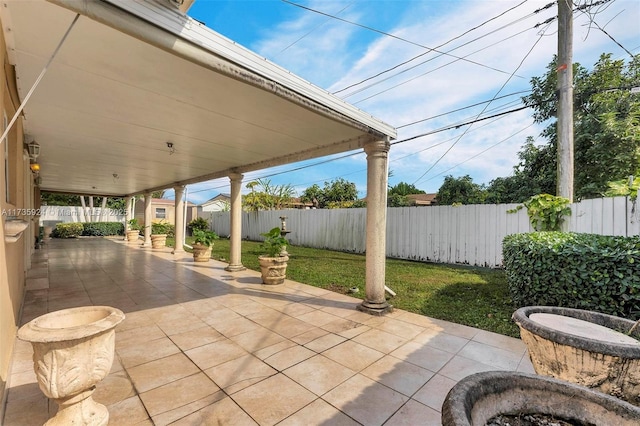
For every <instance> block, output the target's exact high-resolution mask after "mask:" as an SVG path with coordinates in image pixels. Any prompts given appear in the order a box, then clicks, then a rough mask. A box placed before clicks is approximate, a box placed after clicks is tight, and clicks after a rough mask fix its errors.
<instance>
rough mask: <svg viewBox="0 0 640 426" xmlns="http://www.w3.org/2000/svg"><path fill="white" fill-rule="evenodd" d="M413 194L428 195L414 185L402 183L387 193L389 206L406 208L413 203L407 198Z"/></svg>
mask: <svg viewBox="0 0 640 426" xmlns="http://www.w3.org/2000/svg"><path fill="white" fill-rule="evenodd" d="M411 194H426V193H425V192H424V191H423V190H421V189H418V188H416V187H415V185H413V184H409V183H406V182H400V183H398V184H396V185H395V186H392V187H391V188H389V191H388V192H387V206H388V207H406V206H410V205H411V203H410V202H409V199H408V198H407V195H411Z"/></svg>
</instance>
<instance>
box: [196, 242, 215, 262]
mask: <svg viewBox="0 0 640 426" xmlns="http://www.w3.org/2000/svg"><path fill="white" fill-rule="evenodd" d="M212 250H213V247H211V246H207V245H204V244H194V245H193V261H194V262H208V261H209V260H210V259H211V251H212Z"/></svg>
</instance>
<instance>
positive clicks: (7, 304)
mask: <svg viewBox="0 0 640 426" xmlns="http://www.w3.org/2000/svg"><path fill="white" fill-rule="evenodd" d="M3 34H4V32H3V31H2V30H1V29H0V61H1V62H2V64H3V66H2V68H1V69H0V79H1V81H2V86H1V87H0V106H1V109H2V111H0V120H1V121H0V128H1V130H2V131H4V129H5V121H4V117H5V115H6V117H7V119H6V120H7V121H6V122H9V121H11V118H12V117H13V115H14V113H15V111H16V109H17V108H18V106H19V105H16V104H15V103H14V101H15V100H16V97H15V96H14V97H12V96H11V92H13V93H17V90H16V86H15V80H14V78H13V73H12V68H11V66H10V65H9V63H8V59H7V52H6V43H5V40H4V37H3ZM22 129H23V127H22V118H20V119H18V120H17V121H16V123H15V124H14V126H13V130H11V132H10V133H9V134H8V137H7V140H6V141H0V157H1V158H2V161H0V211H1V213H2V225H3V226H0V392H1V396H2V399H1V400H0V418H2V411H3V409H4V401H5V398H6V395H5V389H6V385H7V380H8V372H9V367H10V363H11V353H12V352H13V346H14V342H15V336H16V330H17V328H18V325H19V324H18V321H19V317H20V308H21V306H22V302H23V299H24V291H25V271H26V269H27V268H28V267H29V265H30V263H29V262H28V259H29V258H30V256H31V254H32V251H33V246H34V244H31V241H33V238H34V236H35V235H36V230H37V226H38V223H37V218H36V217H35V216H34V215H33V214H28V215H24V216H20V217H19V218H20V219H25V220H29V221H30V223H31V225H30V228H28V229H27V230H26V231H25V232H23V234H22V237H21V238H20V239H19V240H18V241H17V242H14V243H7V242H5V239H4V237H5V232H4V223H5V221H6V220H7V218H8V217H9V216H13V215H14V214H15V213H16V211H15V210H16V209H32V208H33V207H34V198H33V194H34V188H33V180H32V176H31V171H30V170H29V159H28V155H25V152H24V149H23V140H24V135H23V130H22ZM5 146H6V147H7V148H8V157H7V160H6V161H5V152H6V151H5ZM7 178H8V179H7ZM7 182H8V184H7ZM29 213H33V212H31V211H30V212H29Z"/></svg>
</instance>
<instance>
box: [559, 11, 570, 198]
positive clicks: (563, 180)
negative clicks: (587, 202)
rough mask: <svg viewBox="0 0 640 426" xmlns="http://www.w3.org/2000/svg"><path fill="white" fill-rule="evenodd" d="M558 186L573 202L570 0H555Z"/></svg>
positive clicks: (562, 193) (561, 194)
mask: <svg viewBox="0 0 640 426" xmlns="http://www.w3.org/2000/svg"><path fill="white" fill-rule="evenodd" d="M557 73H558V74H557V75H558V86H557V89H558V92H557V93H558V127H557V133H558V179H557V181H558V187H557V195H558V196H559V197H564V198H568V199H569V201H570V202H572V203H573V0H558V68H557Z"/></svg>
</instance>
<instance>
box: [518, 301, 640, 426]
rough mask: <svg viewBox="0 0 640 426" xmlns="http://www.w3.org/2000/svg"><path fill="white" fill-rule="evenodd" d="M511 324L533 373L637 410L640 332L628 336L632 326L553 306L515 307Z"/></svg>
mask: <svg viewBox="0 0 640 426" xmlns="http://www.w3.org/2000/svg"><path fill="white" fill-rule="evenodd" d="M513 320H514V321H515V322H516V324H518V326H519V327H520V335H521V337H522V340H523V341H524V343H525V344H526V345H527V349H528V351H529V357H530V358H531V363H532V364H533V368H534V369H535V371H536V373H538V374H544V375H546V376H551V377H555V378H557V379H561V380H566V381H569V382H572V383H577V384H579V385H582V386H586V387H589V388H596V389H598V390H600V391H601V392H604V393H607V394H609V395H613V396H616V397H619V398H622V399H624V400H626V401H629V402H630V403H632V404H634V405H638V406H640V340H638V339H640V329H638V328H636V329H635V330H634V332H633V333H631V334H630V335H629V334H628V333H629V332H630V331H631V329H632V327H633V325H634V324H635V323H634V321H631V320H627V319H624V318H619V317H615V316H612V315H606V314H602V313H599V312H593V311H584V310H580V309H570V308H560V307H555V306H527V307H524V308H520V309H518V310H517V311H516V312H515V313H514V314H513ZM638 424H640V423H638Z"/></svg>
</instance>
